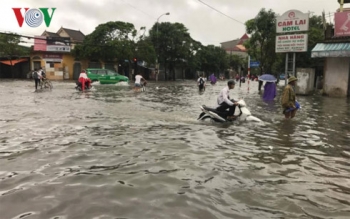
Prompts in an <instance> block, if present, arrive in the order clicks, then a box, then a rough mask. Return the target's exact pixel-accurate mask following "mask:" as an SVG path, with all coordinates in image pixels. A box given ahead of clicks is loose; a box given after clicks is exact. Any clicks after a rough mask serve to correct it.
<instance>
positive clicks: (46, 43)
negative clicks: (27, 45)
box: [34, 36, 70, 52]
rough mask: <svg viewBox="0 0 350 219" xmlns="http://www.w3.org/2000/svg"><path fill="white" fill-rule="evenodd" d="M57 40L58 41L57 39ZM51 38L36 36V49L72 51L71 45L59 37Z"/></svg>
mask: <svg viewBox="0 0 350 219" xmlns="http://www.w3.org/2000/svg"><path fill="white" fill-rule="evenodd" d="M56 40H57V41H56ZM56 40H55V39H49V38H47V37H46V36H35V38H34V51H52V52H70V46H69V45H67V44H66V43H64V42H62V41H63V37H62V40H60V39H59V38H57V39H56Z"/></svg>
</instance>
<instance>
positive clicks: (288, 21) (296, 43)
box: [275, 10, 309, 85]
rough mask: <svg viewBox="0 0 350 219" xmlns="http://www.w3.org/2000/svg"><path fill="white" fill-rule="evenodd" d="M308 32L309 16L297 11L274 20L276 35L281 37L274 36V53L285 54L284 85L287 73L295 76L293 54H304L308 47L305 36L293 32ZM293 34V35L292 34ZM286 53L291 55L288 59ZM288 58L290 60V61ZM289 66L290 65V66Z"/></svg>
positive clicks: (291, 11) (288, 12) (286, 13)
mask: <svg viewBox="0 0 350 219" xmlns="http://www.w3.org/2000/svg"><path fill="white" fill-rule="evenodd" d="M308 30H309V14H308V13H302V12H301V11H298V10H289V11H286V12H285V13H284V14H282V15H281V16H279V17H277V19H276V33H282V34H283V35H277V36H276V48H275V51H276V53H286V69H285V84H286V85H287V79H288V78H287V76H288V75H289V72H291V73H292V74H293V75H295V53H296V52H306V51H307V45H308V35H307V34H295V32H305V31H308ZM292 33H294V34H292ZM288 53H293V56H292V57H289V54H288ZM290 58H292V59H291V60H290ZM289 64H292V66H290V65H289Z"/></svg>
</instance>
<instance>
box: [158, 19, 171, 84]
mask: <svg viewBox="0 0 350 219" xmlns="http://www.w3.org/2000/svg"><path fill="white" fill-rule="evenodd" d="M163 15H170V13H169V12H167V13H164V14H162V15H160V16H159V17H158V19H157V56H156V81H158V74H159V66H158V53H159V46H158V21H159V18H160V17H162V16H163Z"/></svg>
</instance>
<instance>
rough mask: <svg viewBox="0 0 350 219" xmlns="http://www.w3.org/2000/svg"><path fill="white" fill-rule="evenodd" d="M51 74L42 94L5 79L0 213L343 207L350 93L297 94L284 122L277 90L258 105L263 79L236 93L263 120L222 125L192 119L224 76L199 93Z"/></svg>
mask: <svg viewBox="0 0 350 219" xmlns="http://www.w3.org/2000/svg"><path fill="white" fill-rule="evenodd" d="M14 83H16V84H17V85H16V86H14ZM54 83H55V85H54V86H55V89H54V90H53V91H52V92H38V93H33V85H32V82H29V81H2V82H1V83H0V88H2V89H0V95H1V96H2V101H1V103H0V166H1V170H0V212H1V213H2V214H1V218H2V217H3V218H16V219H17V218H18V219H19V218H50V219H54V218H55V219H66V218H67V219H68V218H100V219H102V218H208V219H211V218H347V217H348V216H349V211H350V202H349V201H348V200H349V198H350V185H349V182H350V180H349V172H350V168H349V167H350V165H349V157H350V152H349V151H350V149H349V138H350V133H349V132H348V131H346V130H349V128H350V123H349V121H350V117H349V114H348V113H347V111H348V107H349V103H348V102H346V100H342V99H332V100H330V99H328V98H327V97H317V96H309V97H298V100H299V101H300V102H301V103H302V105H303V109H302V110H300V111H298V113H297V116H296V118H295V119H293V120H292V121H286V120H284V119H283V118H282V116H283V115H282V114H281V109H280V106H279V102H278V101H277V100H278V99H279V98H280V93H281V89H282V87H279V88H278V96H277V97H276V101H275V102H272V103H264V102H262V101H261V100H260V95H259V94H258V92H257V86H258V83H255V82H251V83H250V85H249V86H250V90H249V93H248V92H247V91H248V89H247V86H248V84H247V83H245V84H242V87H241V88H239V87H237V88H235V89H234V90H233V91H232V96H233V97H234V98H238V97H244V98H245V101H246V102H247V105H248V108H249V109H250V110H251V112H252V114H253V115H254V116H256V117H257V118H260V119H262V120H263V123H262V124H258V123H247V122H242V121H240V122H236V123H234V124H224V125H222V124H212V123H202V122H198V121H197V120H196V119H197V118H198V115H199V113H200V110H199V107H198V106H200V105H202V104H206V105H208V106H211V105H215V103H216V95H217V94H218V92H219V91H220V89H221V88H222V87H223V86H225V82H221V81H219V82H218V84H217V85H215V86H208V87H207V89H206V91H205V92H204V93H202V94H201V95H199V93H198V92H197V90H196V87H195V86H194V85H193V83H194V82H193V81H181V82H176V83H175V82H166V83H165V82H157V83H152V82H150V83H148V84H147V90H146V92H140V93H134V92H133V91H132V86H129V85H128V84H124V85H123V84H118V85H112V86H104V85H98V84H95V83H94V89H93V90H92V91H90V92H85V93H81V92H76V91H75V89H74V85H72V83H69V82H54ZM18 85H19V86H18ZM95 85H96V86H95ZM130 85H132V84H130ZM15 88H16V89H15ZM18 88H20V89H18ZM334 105H337V108H338V109H337V113H336V114H334V110H333V109H332V106H334ZM14 206H15V207H14ZM135 206H137V207H136V208H135Z"/></svg>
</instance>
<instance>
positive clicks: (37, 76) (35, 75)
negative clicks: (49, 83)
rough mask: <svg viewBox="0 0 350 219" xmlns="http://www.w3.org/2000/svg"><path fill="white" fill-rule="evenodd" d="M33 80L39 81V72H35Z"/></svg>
mask: <svg viewBox="0 0 350 219" xmlns="http://www.w3.org/2000/svg"><path fill="white" fill-rule="evenodd" d="M33 78H34V79H38V78H39V75H38V72H36V71H34V72H33Z"/></svg>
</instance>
